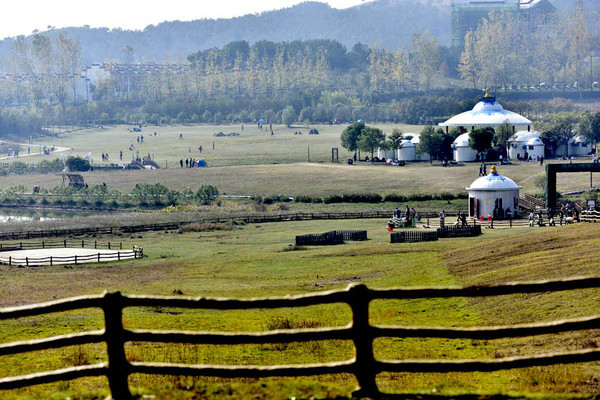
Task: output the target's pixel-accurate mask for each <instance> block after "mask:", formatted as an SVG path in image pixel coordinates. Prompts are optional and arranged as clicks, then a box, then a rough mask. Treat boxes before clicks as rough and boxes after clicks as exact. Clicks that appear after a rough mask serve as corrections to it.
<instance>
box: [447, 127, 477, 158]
mask: <svg viewBox="0 0 600 400" xmlns="http://www.w3.org/2000/svg"><path fill="white" fill-rule="evenodd" d="M452 151H453V154H454V161H475V159H476V158H477V151H475V150H474V149H472V148H471V146H469V133H468V132H467V133H463V134H462V135H460V136H459V137H457V138H456V139H455V140H454V142H453V143H452Z"/></svg>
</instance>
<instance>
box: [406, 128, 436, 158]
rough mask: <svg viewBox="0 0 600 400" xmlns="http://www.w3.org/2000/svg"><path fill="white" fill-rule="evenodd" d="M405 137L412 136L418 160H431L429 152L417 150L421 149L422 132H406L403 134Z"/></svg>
mask: <svg viewBox="0 0 600 400" xmlns="http://www.w3.org/2000/svg"><path fill="white" fill-rule="evenodd" d="M402 136H403V137H405V138H408V137H411V139H410V141H411V142H412V143H413V144H414V145H415V160H416V161H429V159H430V157H429V153H425V152H423V153H419V152H418V151H417V150H418V149H419V143H421V134H420V133H405V134H404V135H402Z"/></svg>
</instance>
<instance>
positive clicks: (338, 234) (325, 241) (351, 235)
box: [296, 231, 367, 246]
mask: <svg viewBox="0 0 600 400" xmlns="http://www.w3.org/2000/svg"><path fill="white" fill-rule="evenodd" d="M362 240H367V231H331V232H325V233H321V234H312V235H299V236H296V246H309V245H335V244H344V242H356V241H362Z"/></svg>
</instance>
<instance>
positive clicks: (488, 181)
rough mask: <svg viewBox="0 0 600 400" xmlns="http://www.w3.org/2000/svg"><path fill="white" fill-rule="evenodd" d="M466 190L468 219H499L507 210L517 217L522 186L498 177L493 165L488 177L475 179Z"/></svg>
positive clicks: (503, 177)
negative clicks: (467, 195)
mask: <svg viewBox="0 0 600 400" xmlns="http://www.w3.org/2000/svg"><path fill="white" fill-rule="evenodd" d="M466 189H467V191H468V192H469V216H470V217H473V218H479V217H483V218H488V217H493V216H496V217H501V216H505V215H506V210H507V209H510V212H511V214H512V216H513V217H516V216H518V215H519V190H520V189H522V186H518V185H517V184H516V183H515V182H514V181H513V180H512V179H510V178H507V177H505V176H502V175H500V174H499V173H498V171H497V170H496V166H495V165H493V166H492V170H491V172H490V174H489V175H488V176H482V177H481V178H478V179H476V180H475V181H474V182H473V183H472V184H471V186H469V187H467V188H466ZM500 210H502V211H500Z"/></svg>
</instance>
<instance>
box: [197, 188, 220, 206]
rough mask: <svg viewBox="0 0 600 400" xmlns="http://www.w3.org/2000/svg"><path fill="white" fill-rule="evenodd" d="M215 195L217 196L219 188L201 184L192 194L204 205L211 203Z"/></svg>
mask: <svg viewBox="0 0 600 400" xmlns="http://www.w3.org/2000/svg"><path fill="white" fill-rule="evenodd" d="M217 196H219V190H218V189H217V188H216V187H215V186H212V185H202V186H200V187H199V188H198V190H197V191H196V193H195V194H194V197H195V199H196V200H198V201H199V202H200V204H204V205H209V204H212V203H213V202H214V201H215V200H216V198H217Z"/></svg>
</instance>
